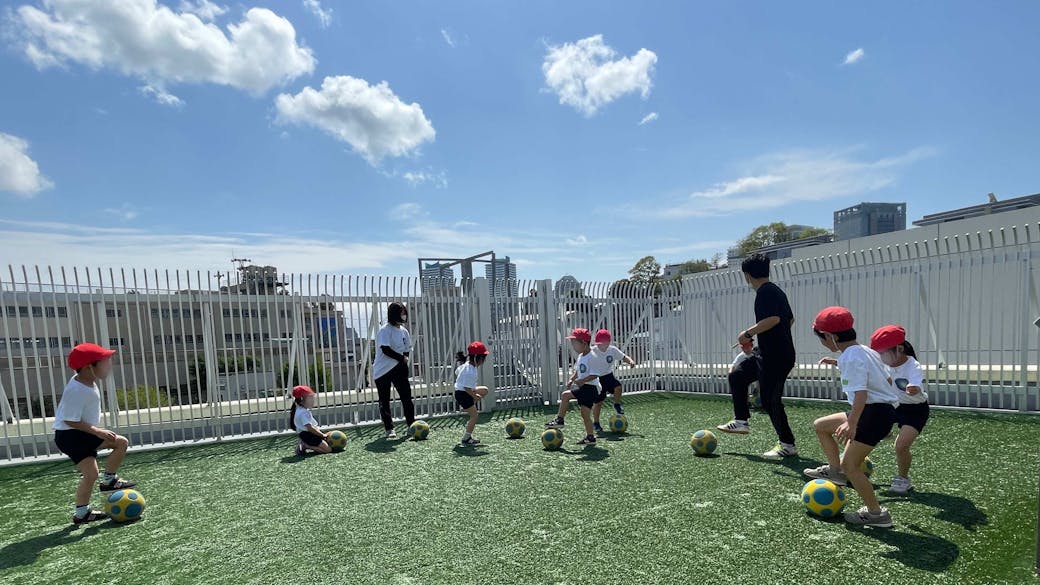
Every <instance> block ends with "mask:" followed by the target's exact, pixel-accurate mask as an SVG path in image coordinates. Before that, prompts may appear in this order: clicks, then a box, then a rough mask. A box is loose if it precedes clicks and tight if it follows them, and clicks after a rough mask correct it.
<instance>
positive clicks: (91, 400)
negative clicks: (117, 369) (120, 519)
mask: <svg viewBox="0 0 1040 585" xmlns="http://www.w3.org/2000/svg"><path fill="white" fill-rule="evenodd" d="M115 353H116V352H115V350H112V349H105V348H103V347H101V346H98V345H95V344H93V343H81V344H79V345H77V346H76V347H74V348H72V352H71V353H69V367H70V368H72V369H73V370H75V372H76V375H75V376H73V378H72V379H71V380H69V383H68V385H66V386H65V391H64V392H62V394H61V400H60V401H59V402H58V408H57V409H55V411H54V426H53V428H54V443H55V444H56V445H57V446H58V450H59V451H61V452H62V453H64V454H65V455H66V456H68V458H69V459H71V460H72V463H73V464H74V465H75V466H76V469H78V470H79V472H80V473H81V474H82V478H81V479H80V482H79V486H78V487H77V488H76V507H75V513H74V514H73V516H72V523H73V524H86V523H87V522H94V521H96V520H104V519H105V518H108V514H104V513H102V512H95V511H93V510H91V509H90V492H91V489H92V488H93V487H94V482H96V481H97V480H98V465H97V456H98V451H99V450H102V449H111V450H112V453H111V454H110V455H109V456H108V458H107V459H105V477H104V479H102V480H101V484H100V485H99V486H98V491H101V492H112V491H116V490H121V489H128V488H132V487H134V486H135V485H136V484H134V483H132V482H129V481H124V480H123V479H121V478H120V477H119V475H117V474H116V472H117V471H119V465H120V464H121V463H122V462H123V458H124V457H125V456H126V449H127V447H128V446H129V445H130V442H129V441H127V439H126V437H123V436H121V435H117V434H115V433H114V432H112V431H110V430H108V429H103V428H100V427H98V425H99V424H101V392H100V391H99V390H98V387H97V381H98V380H103V379H104V378H106V377H108V375H109V373H111V371H112V359H111V358H112V356H113V355H115Z"/></svg>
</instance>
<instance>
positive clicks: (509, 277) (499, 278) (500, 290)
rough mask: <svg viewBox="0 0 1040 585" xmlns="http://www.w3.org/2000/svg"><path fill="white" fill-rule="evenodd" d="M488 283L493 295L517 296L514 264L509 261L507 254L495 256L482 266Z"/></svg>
mask: <svg viewBox="0 0 1040 585" xmlns="http://www.w3.org/2000/svg"><path fill="white" fill-rule="evenodd" d="M484 271H485V274H486V276H487V279H488V284H489V286H490V287H491V290H492V292H493V294H494V295H495V296H512V297H515V296H518V295H519V292H520V291H519V290H518V285H517V282H516V264H513V263H512V262H510V261H509V256H506V257H505V258H496V259H495V260H494V261H492V262H489V263H488V264H486V265H485V266H484Z"/></svg>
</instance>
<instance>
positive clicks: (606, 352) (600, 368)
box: [592, 329, 636, 433]
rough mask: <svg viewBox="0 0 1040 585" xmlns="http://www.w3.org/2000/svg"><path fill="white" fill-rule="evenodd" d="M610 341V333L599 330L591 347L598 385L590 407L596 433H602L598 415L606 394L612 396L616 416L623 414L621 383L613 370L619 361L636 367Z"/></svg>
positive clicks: (634, 363)
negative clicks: (597, 375) (593, 401)
mask: <svg viewBox="0 0 1040 585" xmlns="http://www.w3.org/2000/svg"><path fill="white" fill-rule="evenodd" d="M610 341H611V336H610V331H608V330H606V329H600V330H599V331H597V332H596V345H595V346H593V347H592V356H593V359H594V368H595V369H594V371H595V372H597V373H598V374H599V385H600V391H599V395H598V396H597V398H596V405H595V406H593V407H592V421H593V422H592V428H593V429H594V430H595V431H596V432H597V433H601V432H603V426H602V425H600V424H599V413H600V410H602V409H603V401H604V400H606V399H607V395H608V394H612V395H613V396H614V410H615V411H616V412H617V413H618V414H625V409H624V407H623V406H621V382H619V381H618V379H617V377H616V376H614V368H615V367H617V364H618V362H619V361H620V362H623V363H626V364H628V365H629V366H635V365H636V362H635V360H633V359H632V358H630V357H629V356H627V355H625V352H623V351H621V348H619V347H618V346H616V345H612V344H611V343H610Z"/></svg>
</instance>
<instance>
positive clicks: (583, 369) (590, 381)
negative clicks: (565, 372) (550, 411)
mask: <svg viewBox="0 0 1040 585" xmlns="http://www.w3.org/2000/svg"><path fill="white" fill-rule="evenodd" d="M567 339H570V340H571V349H573V350H574V351H575V352H576V353H577V354H578V361H577V362H575V364H574V373H573V374H571V377H570V379H569V380H567V387H566V388H565V389H564V392H563V394H562V395H561V396H560V411H559V413H558V414H557V415H556V418H554V419H553V420H551V421H549V422H547V423H545V426H546V427H548V428H559V427H562V426H563V423H564V417H565V416H567V409H568V407H569V406H570V401H571V399H574V400H577V401H578V406H579V407H580V408H581V420H582V422H583V423H585V438H584V439H582V440H581V441H578V444H579V445H582V446H584V445H595V444H596V435H595V434H594V431H593V428H592V407H593V406H595V404H596V398H597V397H598V396H599V393H600V388H601V386H600V383H599V376H598V375H597V374H596V372H595V371H594V370H593V369H592V362H593V359H594V358H593V356H592V345H591V344H592V334H591V333H589V330H588V329H585V328H581V327H579V328H577V329H574V330H573V331H571V334H570V335H568V336H567Z"/></svg>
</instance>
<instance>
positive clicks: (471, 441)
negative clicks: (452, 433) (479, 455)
mask: <svg viewBox="0 0 1040 585" xmlns="http://www.w3.org/2000/svg"><path fill="white" fill-rule="evenodd" d="M459 444H460V445H462V446H463V447H476V446H477V445H479V444H480V439H478V438H476V437H474V436H470V437H469V438H467V439H462V440H461V441H459Z"/></svg>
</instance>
